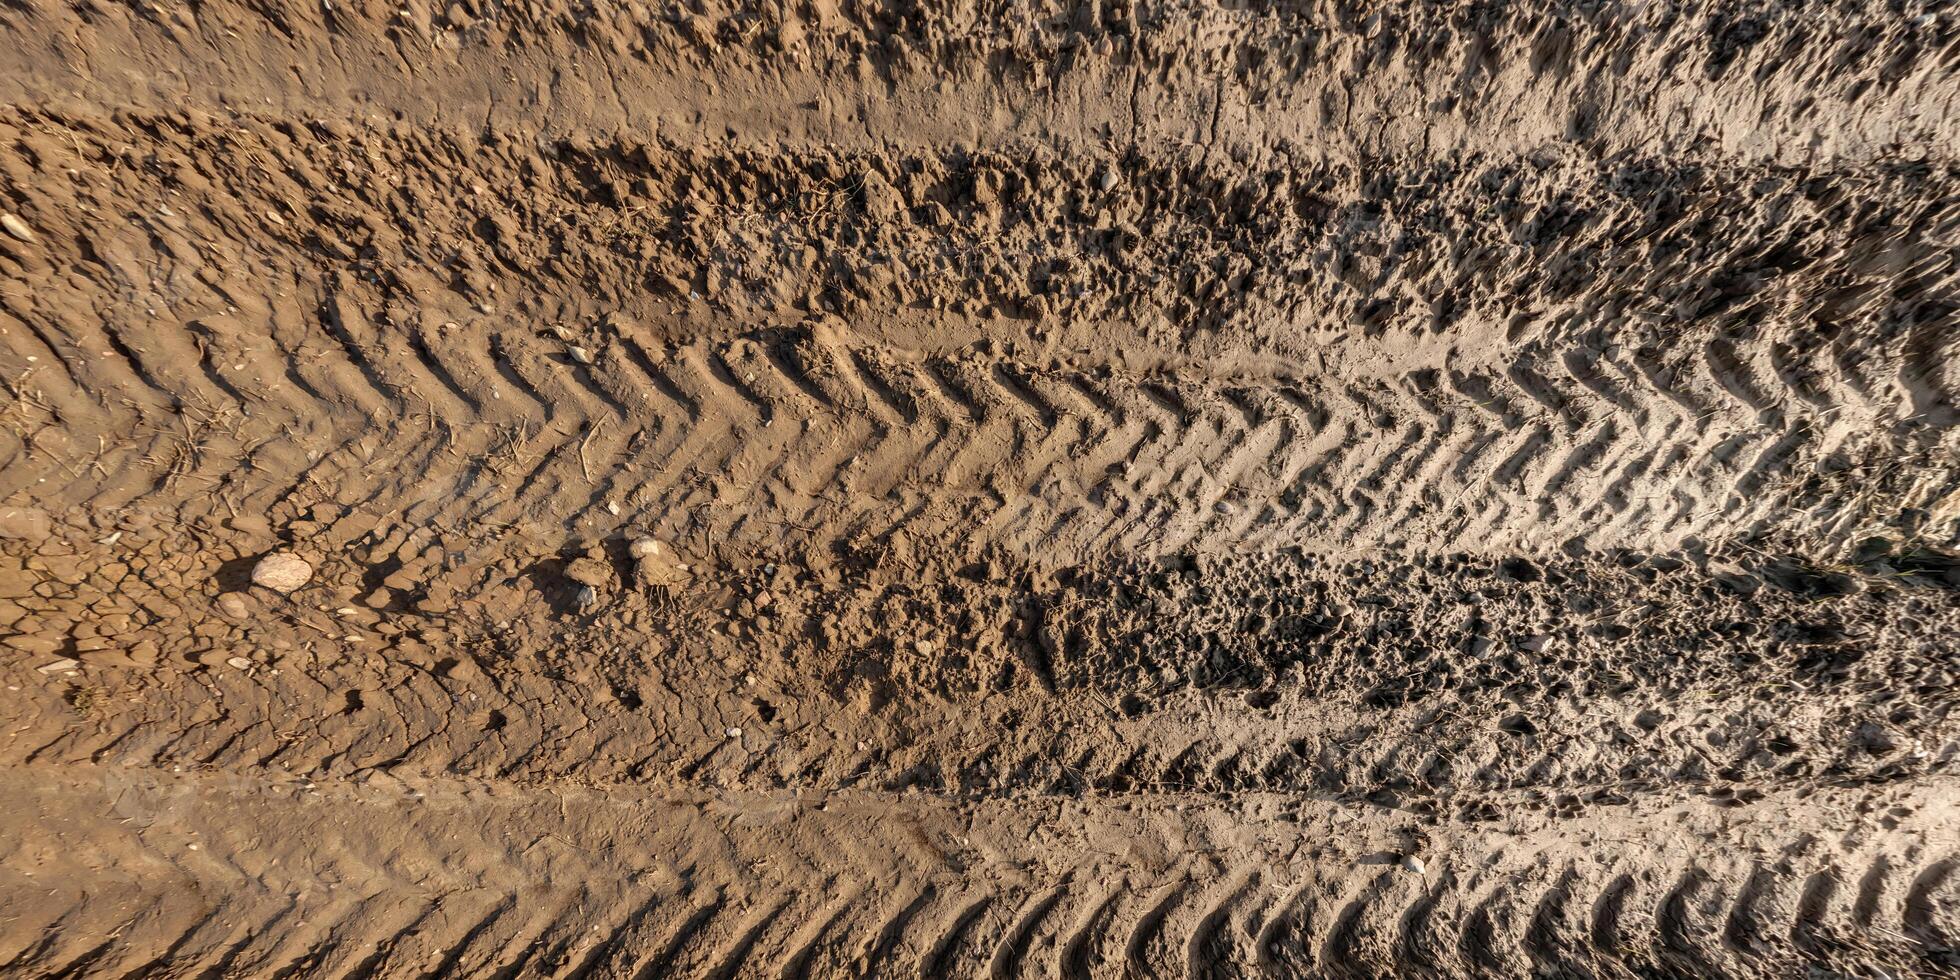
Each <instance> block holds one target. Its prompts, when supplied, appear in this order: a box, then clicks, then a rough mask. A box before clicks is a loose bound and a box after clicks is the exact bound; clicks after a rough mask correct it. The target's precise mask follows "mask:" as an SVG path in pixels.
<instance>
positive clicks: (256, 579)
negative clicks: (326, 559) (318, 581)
mask: <svg viewBox="0 0 1960 980" xmlns="http://www.w3.org/2000/svg"><path fill="white" fill-rule="evenodd" d="M312 580H313V566H312V565H311V564H309V563H307V561H306V560H305V559H303V558H300V557H299V556H297V555H293V554H289V553H287V552H283V551H275V552H273V553H272V554H269V555H267V556H265V557H264V558H261V559H259V563H258V564H256V565H253V566H252V584H253V585H260V586H264V587H265V588H268V589H271V590H272V591H274V592H278V593H280V594H282V595H283V594H285V593H288V592H291V591H293V590H294V589H297V588H299V587H300V586H303V585H305V584H306V583H308V582H310V581H312Z"/></svg>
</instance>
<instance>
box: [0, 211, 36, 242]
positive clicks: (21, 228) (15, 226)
mask: <svg viewBox="0 0 1960 980" xmlns="http://www.w3.org/2000/svg"><path fill="white" fill-rule="evenodd" d="M0 228H5V229H7V234H9V235H12V236H14V237H15V238H18V239H20V240H21V241H23V242H31V241H33V240H34V229H32V228H29V227H27V222H25V221H22V220H20V219H19V218H16V217H14V216H13V215H12V214H9V213H7V212H4V211H0Z"/></svg>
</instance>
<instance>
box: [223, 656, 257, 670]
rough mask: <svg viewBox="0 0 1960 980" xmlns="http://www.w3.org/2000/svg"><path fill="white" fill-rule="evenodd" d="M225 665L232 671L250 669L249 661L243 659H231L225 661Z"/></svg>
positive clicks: (250, 663)
mask: <svg viewBox="0 0 1960 980" xmlns="http://www.w3.org/2000/svg"><path fill="white" fill-rule="evenodd" d="M225 663H226V664H227V665H228V666H230V667H231V668H232V669H233V670H251V669H252V662H251V661H250V660H247V659H245V658H244V657H233V658H231V659H230V660H227V661H225Z"/></svg>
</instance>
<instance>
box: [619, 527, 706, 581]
mask: <svg viewBox="0 0 1960 980" xmlns="http://www.w3.org/2000/svg"><path fill="white" fill-rule="evenodd" d="M628 551H629V553H630V554H631V555H632V556H633V571H634V574H636V575H638V576H639V579H640V582H641V583H642V584H645V585H658V586H675V585H680V584H682V583H685V582H686V581H687V580H688V579H689V578H690V577H691V574H692V573H691V572H690V570H689V568H688V565H687V563H686V562H683V561H681V560H680V557H679V556H678V555H676V554H675V553H674V549H673V547H672V546H670V545H668V544H667V543H666V542H664V541H660V540H658V539H656V538H635V539H634V540H633V543H632V544H631V545H630V546H628Z"/></svg>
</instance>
